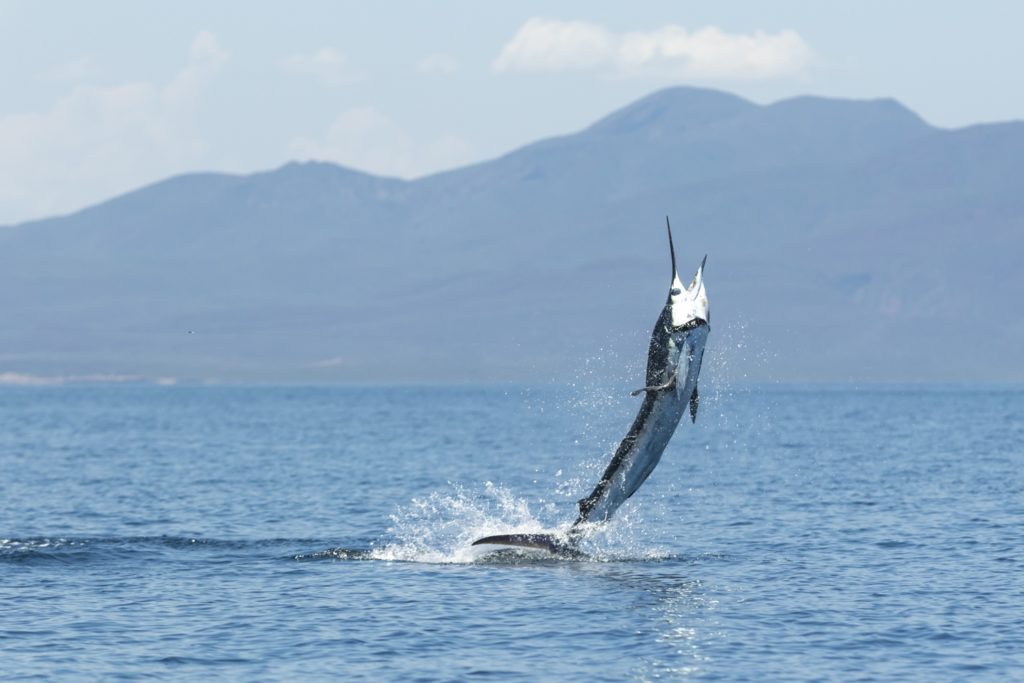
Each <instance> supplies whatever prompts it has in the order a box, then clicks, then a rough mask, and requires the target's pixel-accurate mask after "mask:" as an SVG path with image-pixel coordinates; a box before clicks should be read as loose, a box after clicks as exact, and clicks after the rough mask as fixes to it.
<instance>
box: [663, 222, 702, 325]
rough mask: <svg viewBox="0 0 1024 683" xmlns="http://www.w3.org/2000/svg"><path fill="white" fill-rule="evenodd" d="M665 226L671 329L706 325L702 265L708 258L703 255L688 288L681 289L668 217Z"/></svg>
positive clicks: (668, 304)
mask: <svg viewBox="0 0 1024 683" xmlns="http://www.w3.org/2000/svg"><path fill="white" fill-rule="evenodd" d="M665 226H666V227H667V228H668V248H669V251H670V252H671V254H672V287H671V288H670V289H669V293H668V302H667V303H666V305H667V306H668V307H669V308H670V310H671V312H672V327H673V328H676V329H678V328H680V327H684V326H693V325H699V324H701V323H703V324H707V323H708V322H710V321H711V311H710V309H709V307H708V294H707V291H705V289H704V263H705V262H706V261H707V260H708V257H707V255H705V256H704V258H703V259H702V260H701V262H700V265H699V266H697V272H696V273H695V274H694V276H693V280H691V281H690V284H689V286H687V287H683V283H682V281H681V280H680V279H679V272H678V271H677V270H676V250H675V246H673V244H672V226H671V225H670V224H669V222H668V216H665Z"/></svg>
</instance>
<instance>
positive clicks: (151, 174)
mask: <svg viewBox="0 0 1024 683" xmlns="http://www.w3.org/2000/svg"><path fill="white" fill-rule="evenodd" d="M226 58H227V54H226V53H225V51H224V50H223V49H222V48H221V47H220V45H219V44H218V43H217V41H216V39H215V38H214V37H213V36H212V35H211V34H209V33H206V32H202V33H200V34H198V35H197V36H196V38H195V39H194V40H193V41H192V47H191V53H190V58H189V61H188V63H187V64H186V65H185V66H184V67H183V68H182V69H181V71H179V72H178V73H177V74H176V75H175V77H174V78H173V79H172V80H171V81H170V82H169V83H166V84H163V85H157V84H153V83H124V84H121V85H115V86H108V87H100V86H94V85H87V84H81V85H77V86H75V87H73V88H72V89H71V90H70V92H68V93H67V94H66V95H64V96H63V97H61V98H60V99H59V100H58V101H57V102H56V103H55V104H54V106H53V107H52V108H51V109H50V110H48V111H39V112H25V113H18V114H10V115H6V116H0V149H2V150H3V155H2V156H0V224H6V223H12V222H15V221H19V220H24V219H27V218H30V217H35V216H39V215H49V214H53V213H60V212H65V211H69V210H72V209H76V208H79V207H80V206H82V205H83V204H86V203H88V202H91V201H96V200H97V199H100V198H105V197H108V196H110V195H113V194H117V193H120V192H124V191H127V190H129V189H131V188H133V187H137V186H139V185H141V184H143V183H145V182H150V181H153V180H156V179H159V178H162V177H165V176H167V175H170V174H173V173H180V172H182V171H185V170H187V169H190V168H192V167H194V166H195V165H196V164H197V163H198V162H199V160H200V159H202V157H203V155H204V154H205V151H206V146H205V144H204V143H203V141H202V139H201V138H200V137H199V135H198V134H197V132H196V131H195V127H194V119H195V110H196V108H197V106H198V104H199V101H200V97H201V95H202V93H203V91H204V89H205V88H206V86H207V85H208V84H209V82H210V80H211V79H212V78H213V77H214V75H215V74H216V73H217V72H218V71H219V70H220V68H221V66H222V65H223V63H224V61H225V60H226Z"/></svg>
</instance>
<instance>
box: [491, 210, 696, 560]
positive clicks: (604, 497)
mask: <svg viewBox="0 0 1024 683" xmlns="http://www.w3.org/2000/svg"><path fill="white" fill-rule="evenodd" d="M665 224H666V228H667V229H668V244H669V252H670V254H671V256H672V283H671V285H670V287H669V293H668V299H667V301H666V302H665V306H664V307H663V308H662V310H661V314H660V315H659V316H658V320H657V322H656V323H655V324H654V331H653V332H652V333H651V341H650V345H649V347H648V351H647V375H646V383H645V386H643V387H642V388H640V389H637V390H636V391H634V392H632V393H633V395H636V396H639V395H643V403H642V404H641V405H640V410H639V412H638V413H637V416H636V419H634V420H633V424H632V426H631V427H630V428H629V431H628V432H627V433H626V436H625V437H624V438H623V439H622V441H621V442H620V443H619V446H618V448H616V450H615V454H614V455H613V456H612V459H611V462H609V463H608V466H607V467H606V468H605V470H604V473H603V474H602V475H601V479H600V480H599V481H598V482H597V485H596V486H595V487H594V490H593V491H591V492H590V495H588V496H587V497H585V498H583V499H582V500H580V501H579V515H578V516H577V517H576V521H574V522H573V524H572V526H571V527H570V528H569V530H568V532H567V533H565V534H547V533H536V534H504V535H497V536H487V537H484V538H481V539H478V540H476V541H474V542H473V545H484V544H493V545H511V546H520V547H527V548H540V549H544V550H548V551H551V552H554V553H559V554H567V555H572V554H577V551H576V545H577V542H578V539H579V537H580V535H581V533H582V532H583V531H584V530H585V529H586V528H587V527H588V525H593V524H600V523H603V522H607V521H608V520H609V519H611V517H612V515H614V514H615V512H616V510H618V509H619V508H620V507H621V506H622V504H623V503H625V502H626V500H628V499H629V497H630V496H632V495H633V494H634V493H636V491H637V489H639V488H640V486H641V485H642V484H643V483H644V482H645V481H647V477H649V476H650V475H651V472H653V471H654V468H655V467H657V465H658V462H659V461H660V460H661V456H662V453H664V452H665V447H666V446H667V445H668V442H669V440H670V439H671V438H672V435H673V434H674V433H675V430H676V427H677V426H678V425H679V421H680V420H681V419H682V417H683V415H684V414H685V413H686V412H687V411H689V414H690V419H691V421H696V419H697V409H698V407H699V405H700V394H699V392H698V389H697V379H698V377H699V376H700V366H701V361H702V360H703V358H704V346H705V344H706V342H707V338H708V332H709V330H710V321H711V314H710V310H709V307H708V295H707V291H706V290H705V288H704V264H705V262H706V261H707V256H705V257H704V259H703V260H702V261H701V263H700V265H699V266H698V267H697V272H696V274H694V276H693V280H691V281H690V284H689V285H688V286H686V287H684V286H683V283H682V281H681V280H680V279H679V272H678V270H677V269H676V253H675V246H674V245H673V243H672V227H671V225H670V224H669V222H668V218H667V217H666V219H665Z"/></svg>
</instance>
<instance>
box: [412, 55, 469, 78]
mask: <svg viewBox="0 0 1024 683" xmlns="http://www.w3.org/2000/svg"><path fill="white" fill-rule="evenodd" d="M458 69H459V62H458V61H457V60H456V59H455V58H454V57H452V56H451V55H443V54H432V55H427V56H426V57H424V58H423V59H421V60H420V61H419V62H417V63H416V70H417V71H419V72H420V73H424V74H451V73H455V72H456V71H458Z"/></svg>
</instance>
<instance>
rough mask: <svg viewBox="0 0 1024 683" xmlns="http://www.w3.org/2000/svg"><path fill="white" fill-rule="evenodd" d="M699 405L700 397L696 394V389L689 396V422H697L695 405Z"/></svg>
mask: <svg viewBox="0 0 1024 683" xmlns="http://www.w3.org/2000/svg"><path fill="white" fill-rule="evenodd" d="M698 403H700V396H699V395H698V394H697V387H694V388H693V394H691V395H690V422H696V421H697V404H698Z"/></svg>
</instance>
